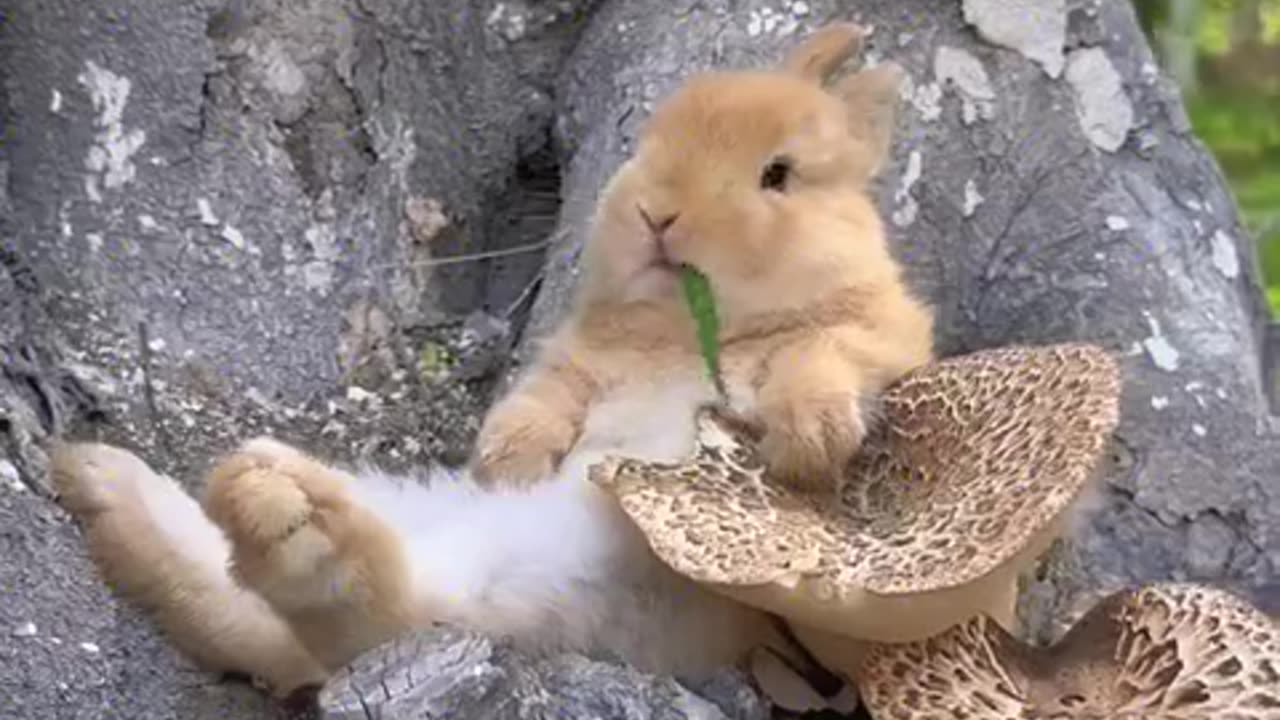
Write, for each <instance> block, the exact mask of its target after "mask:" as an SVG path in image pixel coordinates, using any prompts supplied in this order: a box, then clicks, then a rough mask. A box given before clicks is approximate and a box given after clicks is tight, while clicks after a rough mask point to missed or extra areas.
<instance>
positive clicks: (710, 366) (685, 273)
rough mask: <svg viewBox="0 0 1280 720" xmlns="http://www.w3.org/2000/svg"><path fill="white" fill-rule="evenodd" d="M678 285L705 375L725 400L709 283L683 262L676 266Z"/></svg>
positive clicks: (718, 330)
mask: <svg viewBox="0 0 1280 720" xmlns="http://www.w3.org/2000/svg"><path fill="white" fill-rule="evenodd" d="M680 284H681V285H683V286H684V299H685V303H686V304H687V305H688V306H689V312H690V314H692V315H693V320H694V322H695V323H697V326H698V347H699V348H700V349H701V351H702V359H703V361H704V362H705V363H706V365H707V374H708V376H710V378H711V382H713V383H715V386H716V392H718V393H719V394H720V397H721V399H722V400H727V397H726V393H725V388H724V381H723V380H722V379H721V377H720V316H719V315H718V314H717V313H716V300H715V296H714V295H713V294H712V293H711V282H710V281H708V280H707V276H706V275H703V274H702V273H701V272H699V271H698V269H697V268H695V267H693V266H692V265H684V266H682V267H681V268H680Z"/></svg>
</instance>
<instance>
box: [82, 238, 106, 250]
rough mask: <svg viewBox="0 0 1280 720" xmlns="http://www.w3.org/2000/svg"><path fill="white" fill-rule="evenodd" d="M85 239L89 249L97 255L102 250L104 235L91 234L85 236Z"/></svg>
mask: <svg viewBox="0 0 1280 720" xmlns="http://www.w3.org/2000/svg"><path fill="white" fill-rule="evenodd" d="M84 239H85V240H86V241H87V242H88V243H89V249H90V250H91V251H93V252H95V253H96V252H100V251H101V250H102V244H103V240H102V235H100V234H99V233H89V234H88V235H85V236H84Z"/></svg>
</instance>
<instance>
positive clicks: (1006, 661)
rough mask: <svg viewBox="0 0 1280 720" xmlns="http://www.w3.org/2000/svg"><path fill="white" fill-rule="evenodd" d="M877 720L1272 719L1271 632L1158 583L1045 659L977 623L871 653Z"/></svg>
mask: <svg viewBox="0 0 1280 720" xmlns="http://www.w3.org/2000/svg"><path fill="white" fill-rule="evenodd" d="M859 688H860V691H861V694H862V698H863V701H864V702H865V704H866V706H867V709H868V710H869V711H870V712H871V714H872V715H873V716H874V717H877V718H899V719H900V720H916V719H920V720H923V719H924V718H938V717H947V718H975V719H976V718H1022V717H1042V718H1062V720H1072V719H1074V718H1081V719H1083V718H1089V719H1090V720H1121V719H1122V718H1159V719H1160V720H1193V719H1194V720H1213V719H1217V718H1222V719H1224V720H1225V719H1227V718H1231V719H1233V720H1264V719H1265V720H1277V719H1280V625H1277V623H1276V622H1275V621H1274V620H1272V619H1271V618H1268V617H1267V616H1266V615H1264V614H1263V613H1262V612H1260V611H1259V610H1258V609H1256V608H1254V607H1253V606H1251V605H1250V604H1249V603H1247V602H1245V601H1244V600H1242V599H1240V598H1238V597H1236V596H1234V595H1232V594H1230V593H1228V592H1225V591H1223V590H1217V589H1212V588H1209V587H1204V586H1199V585H1192V584H1179V583H1167V584H1158V585H1149V586H1146V587H1143V588H1139V589H1137V590H1133V591H1123V592H1119V593H1115V594H1113V595H1110V596H1108V597H1107V598H1105V599H1104V600H1103V601H1101V602H1100V603H1098V604H1097V605H1096V606H1094V608H1093V609H1092V610H1090V611H1089V612H1088V613H1087V614H1086V615H1085V616H1084V617H1083V618H1081V619H1080V621H1079V622H1077V623H1076V625H1075V626H1073V627H1072V628H1071V630H1070V631H1068V633H1067V634H1066V636H1065V637H1064V638H1063V639H1062V640H1061V641H1060V642H1059V643H1057V644H1056V645H1054V646H1052V647H1049V648H1036V647H1031V646H1027V645H1024V644H1022V643H1021V642H1020V641H1018V640H1017V639H1016V638H1014V637H1012V636H1011V635H1009V633H1007V632H1005V631H1004V630H1003V629H1002V628H1001V627H1000V626H999V625H997V624H996V623H994V622H992V621H991V620H989V619H988V618H986V617H984V616H978V617H976V618H974V619H972V620H970V621H968V622H966V623H964V624H961V625H957V626H955V627H953V628H952V629H951V630H949V631H947V632H945V633H943V634H941V635H939V636H936V637H933V638H930V639H928V640H923V641H918V642H913V643H903V644H876V645H873V646H872V647H871V648H870V649H869V651H868V653H867V656H866V659H865V660H864V662H863V665H862V669H861V672H860V673H859Z"/></svg>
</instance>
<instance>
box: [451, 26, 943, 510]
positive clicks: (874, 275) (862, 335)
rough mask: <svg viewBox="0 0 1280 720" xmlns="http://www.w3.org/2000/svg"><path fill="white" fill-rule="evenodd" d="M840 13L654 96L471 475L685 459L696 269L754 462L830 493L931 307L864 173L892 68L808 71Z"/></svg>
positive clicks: (851, 33)
mask: <svg viewBox="0 0 1280 720" xmlns="http://www.w3.org/2000/svg"><path fill="white" fill-rule="evenodd" d="M860 37H861V35H860V31H859V29H858V28H857V27H856V26H852V25H846V24H834V25H831V26H828V27H826V28H824V29H822V30H821V31H819V32H817V33H815V34H814V35H813V36H811V37H810V38H809V40H808V41H807V42H806V43H803V44H802V45H800V46H799V47H797V48H796V49H795V50H794V51H793V52H792V53H791V54H790V55H789V56H788V57H787V58H786V59H785V61H784V62H783V64H782V67H781V68H780V69H774V70H767V71H721V72H707V73H702V74H699V75H696V76H694V77H693V78H691V79H689V80H688V81H687V82H686V83H685V84H684V85H683V86H682V87H680V88H679V89H678V90H677V91H676V92H675V93H674V94H672V95H671V96H670V97H668V98H667V99H666V100H665V101H663V102H662V103H661V104H660V105H659V106H658V107H657V108H656V109H655V110H654V112H653V114H652V115H651V116H650V118H649V119H648V121H647V122H646V124H645V126H644V127H643V128H642V130H641V132H640V134H639V138H638V143H637V149H636V151H635V153H634V155H633V156H632V157H630V158H629V159H628V160H627V161H626V162H625V163H623V165H622V166H621V167H620V168H619V169H618V171H617V172H616V173H615V174H614V176H613V177H612V178H611V179H610V181H609V182H608V184H607V185H606V187H605V188H604V191H603V193H602V197H601V200H600V202H599V204H598V210H597V212H596V214H595V217H594V218H593V220H592V224H591V228H590V233H589V237H588V239H587V242H586V243H585V247H584V252H583V258H582V281H581V286H580V287H579V288H578V290H577V294H576V297H575V298H574V302H573V306H572V307H571V309H570V310H569V312H568V314H567V317H566V318H565V319H564V320H563V321H562V323H561V324H560V326H559V327H557V328H556V329H555V330H554V331H553V332H552V333H551V334H550V336H549V337H548V338H546V339H545V340H544V341H543V343H542V347H541V348H540V349H539V352H538V354H537V356H536V357H535V359H534V362H533V363H532V364H531V365H530V367H528V368H527V369H526V370H525V371H524V373H523V375H522V376H520V377H519V379H518V380H517V382H516V383H514V385H513V387H512V389H511V390H510V391H509V392H508V393H507V394H506V395H505V396H504V397H502V398H501V399H500V400H499V402H498V403H497V404H496V405H495V406H494V407H493V408H492V409H491V411H490V412H489V413H488V415H487V416H486V418H485V420H484V422H483V424H482V426H481V429H480V432H479V436H478V439H477V441H476V445H475V449H474V453H473V456H472V460H471V467H472V470H473V473H474V475H475V478H476V479H477V481H478V482H480V483H482V484H484V485H486V486H496V485H502V486H508V487H528V486H530V485H532V484H536V483H539V482H543V481H546V480H547V479H548V478H555V477H560V476H562V475H564V474H566V473H567V474H569V475H581V474H582V473H583V472H584V469H585V467H587V466H589V465H590V464H591V463H592V462H597V461H598V460H599V459H600V458H601V456H602V455H604V454H607V453H608V452H611V451H614V450H616V449H618V448H625V449H626V450H627V453H628V454H630V455H632V456H636V457H644V458H645V459H650V460H658V461H669V460H678V459H682V458H683V457H686V456H687V455H688V454H689V453H690V452H692V450H693V441H694V436H695V433H694V419H693V418H694V415H695V411H696V409H697V408H698V407H700V406H703V405H707V404H711V403H715V402H716V401H717V400H718V398H717V396H716V388H715V385H714V384H713V383H711V382H708V381H707V379H706V375H705V371H704V365H703V359H702V356H701V355H700V352H699V346H698V344H697V335H696V330H695V325H694V321H693V319H692V317H691V314H690V311H689V310H688V309H687V308H686V306H685V305H684V300H683V296H682V294H681V287H680V273H681V272H682V270H683V269H684V268H686V267H692V268H695V269H697V270H698V271H700V272H702V273H703V274H704V275H705V276H706V277H707V278H708V280H709V282H710V286H711V288H712V293H713V295H714V297H715V302H716V305H717V308H718V311H719V314H720V316H721V328H720V334H719V343H720V346H721V359H722V372H721V380H722V382H723V385H724V387H725V394H726V395H727V397H726V398H724V400H725V402H726V403H727V405H728V408H729V409H730V410H731V411H732V412H733V413H734V414H736V415H739V416H740V417H741V418H743V419H744V420H747V421H748V422H749V423H751V424H752V425H753V426H754V427H757V428H760V429H762V437H761V441H760V451H761V452H762V454H763V456H764V458H765V460H766V462H767V464H768V468H769V472H770V475H771V476H772V477H775V478H777V479H778V480H780V481H781V482H784V483H786V484H788V485H790V486H792V487H794V488H796V489H798V490H803V491H823V490H831V489H832V488H833V487H834V485H835V483H836V479H837V478H839V476H840V474H841V470H842V469H843V468H844V466H845V464H846V463H847V462H848V461H849V459H850V458H851V457H852V455H853V454H854V453H855V452H856V451H857V449H858V447H859V446H860V444H861V442H862V440H863V438H864V437H865V436H866V434H867V432H868V426H869V423H870V420H871V418H872V416H873V413H874V409H875V400H876V398H877V396H878V393H879V392H880V391H881V390H882V389H883V388H884V387H885V386H886V385H888V384H889V383H891V382H892V381H894V380H895V379H897V378H899V377H901V376H902V375H903V374H905V373H906V372H907V371H909V370H911V369H913V368H915V367H918V366H920V365H923V364H925V363H927V362H929V361H930V360H931V359H932V357H933V315H932V312H931V310H930V309H929V308H928V307H927V306H926V305H925V304H924V303H923V302H922V301H921V300H920V299H918V298H916V297H915V296H914V295H913V293H912V292H911V290H910V289H909V288H908V287H907V285H906V283H905V280H904V278H903V272H902V269H901V268H900V267H899V265H898V264H897V262H896V261H895V259H894V258H893V257H892V255H891V253H890V251H889V248H888V245H887V242H886V237H885V232H884V230H883V227H882V222H881V219H880V217H879V214H878V211H877V208H876V206H875V204H874V201H873V199H872V198H871V196H870V194H869V190H868V186H869V183H870V182H871V180H872V179H873V178H874V177H875V176H876V174H877V173H878V171H879V170H880V168H881V166H882V165H883V164H884V162H885V160H886V158H887V156H888V154H889V151H890V141H891V135H892V129H893V125H894V117H895V111H896V106H897V98H898V86H899V83H900V78H901V75H902V71H901V70H900V68H898V67H897V66H896V65H893V64H890V63H885V64H881V65H879V66H877V67H875V68H872V69H867V70H863V71H861V72H857V73H854V74H851V75H848V76H846V77H845V78H844V79H842V80H840V81H838V82H836V83H835V84H834V86H833V87H831V88H829V89H828V88H824V86H823V83H824V81H825V80H826V79H827V77H828V76H829V75H830V74H831V73H832V72H833V71H834V70H835V68H836V67H837V66H838V65H839V64H840V63H841V62H843V61H844V60H845V58H847V57H848V56H849V55H850V54H852V53H853V52H854V51H855V50H856V48H857V46H858V45H859V38H860Z"/></svg>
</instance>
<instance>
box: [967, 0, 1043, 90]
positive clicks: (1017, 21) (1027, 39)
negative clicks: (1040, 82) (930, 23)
mask: <svg viewBox="0 0 1280 720" xmlns="http://www.w3.org/2000/svg"><path fill="white" fill-rule="evenodd" d="M964 20H965V22H967V23H969V24H970V25H973V26H974V27H975V28H977V30H978V34H979V35H981V36H982V37H983V38H985V39H986V40H987V41H988V42H992V43H995V44H996V45H1001V46H1004V47H1007V48H1009V49H1011V50H1016V51H1018V52H1019V53H1022V55H1024V56H1025V57H1027V58H1030V59H1031V60H1033V61H1035V62H1036V63H1039V65H1040V66H1041V67H1042V68H1044V71H1045V73H1047V74H1048V75H1049V77H1051V78H1056V77H1058V76H1059V75H1061V74H1062V65H1063V57H1062V48H1063V45H1065V44H1066V38H1067V8H1066V2H1065V0H964Z"/></svg>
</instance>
